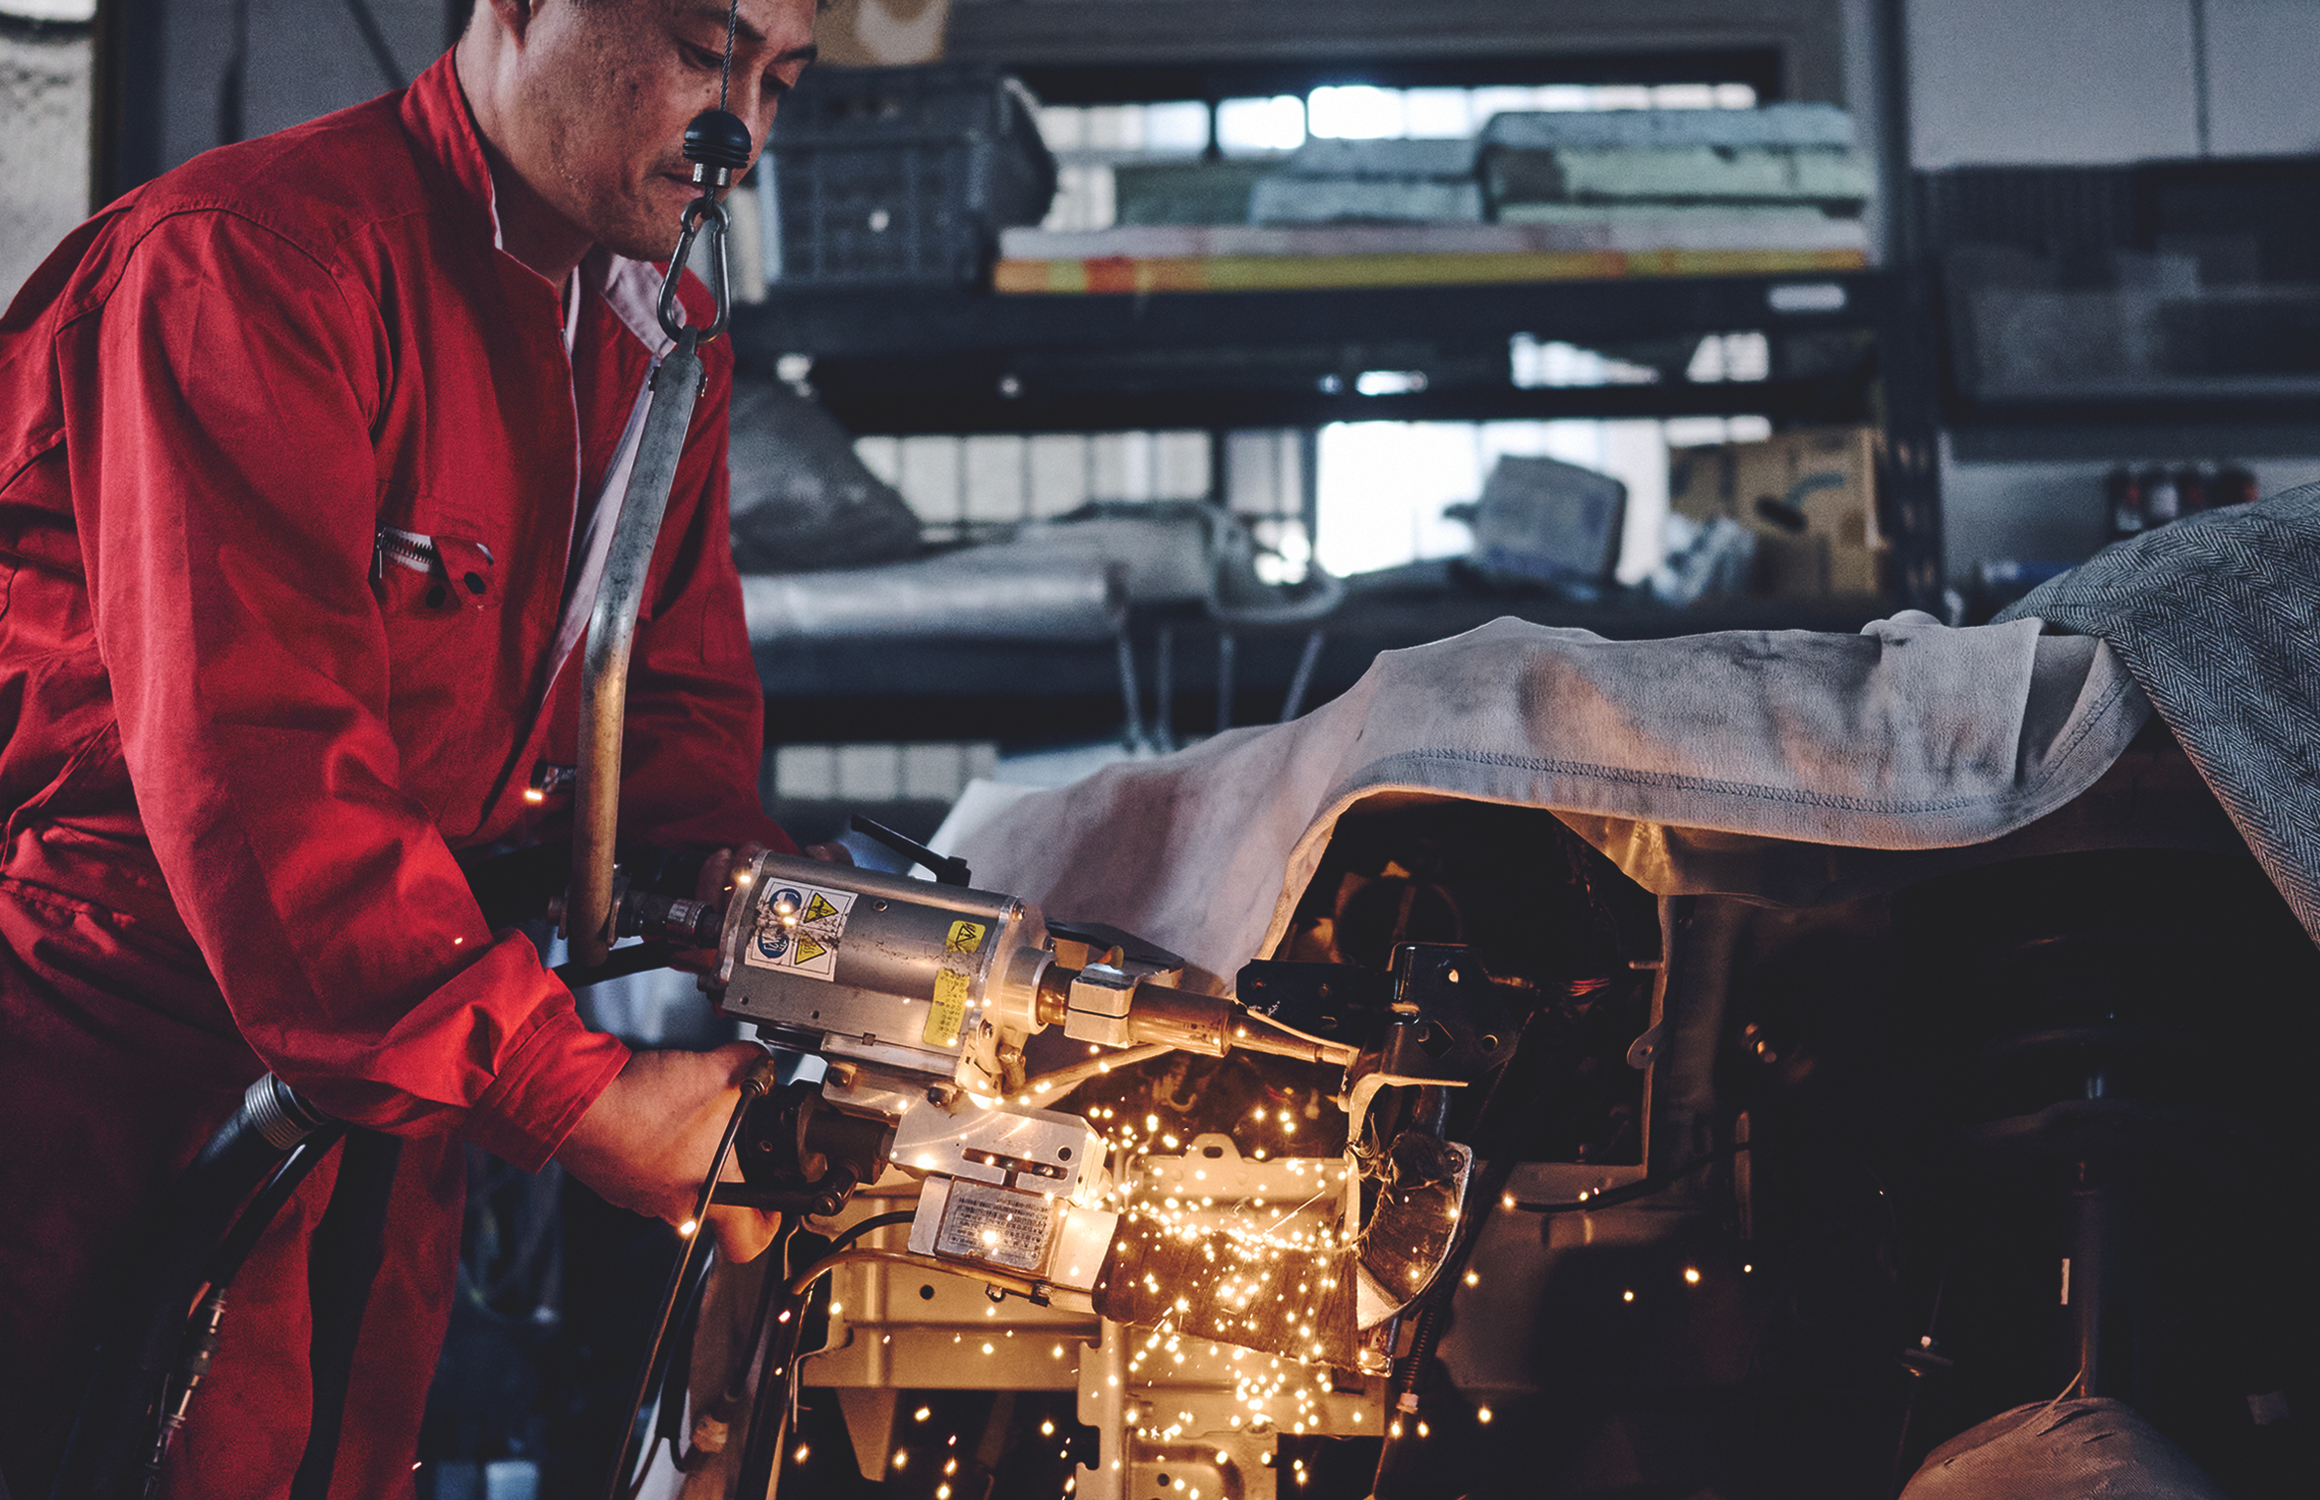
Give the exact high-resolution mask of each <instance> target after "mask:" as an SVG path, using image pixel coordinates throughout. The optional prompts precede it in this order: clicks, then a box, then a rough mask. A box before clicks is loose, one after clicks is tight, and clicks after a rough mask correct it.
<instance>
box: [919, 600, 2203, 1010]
mask: <svg viewBox="0 0 2320 1500" xmlns="http://www.w3.org/2000/svg"><path fill="white" fill-rule="evenodd" d="M2148 716H2149V706H2148V704H2147V703H2146V701H2145V700H2144V697H2143V695H2142V693H2141V692H2140V691H2139V690H2138V689H2137V687H2136V685H2135V683H2134V681H2133V680H2132V678H2131V677H2130V675H2129V673H2128V672H2127V671H2126V670H2125V668H2124V667H2123V666H2122V665H2121V663H2120V660H2119V658H2118V656H2117V655H2116V654H2115V653H2114V652H2113V651H2112V649H2111V648H2110V647H2109V646H2108V645H2106V644H2104V643H2103V642H2101V641H2098V640H2094V639H2090V638H2087V637H2083V636H2076V637H2073V636H2053V635H2046V634H2043V633H2042V631H2041V627H2040V622H2039V621H2037V620H2035V619H2021V620H2016V621H2013V622H2011V623H2008V624H2003V625H1991V626H1984V627H1979V628H1974V629H1963V630H1953V629H1949V628H1947V627H1945V626H1943V625H1941V624H1939V623H1937V622H1936V621H1934V620H1933V619H1932V618H1931V617H1930V616H1926V615H1922V614H1916V613H1909V614H1904V615H1901V616H1898V617H1896V618H1894V619H1890V620H1882V621H1877V622H1875V623H1872V624H1870V625H1868V626H1866V627H1865V628H1864V629H1863V630H1862V631H1861V633H1860V634H1858V635H1837V634H1822V633H1813V632H1805V631H1771V632H1766V631H1746V632H1728V633H1721V634H1713V635H1698V636H1689V637H1682V638H1677V639H1673V640H1659V641H1633V642H1628V641H1609V640H1604V639H1602V638H1601V637H1599V636H1596V635H1593V634H1590V633H1589V632H1587V631H1583V630H1569V629H1552V628H1547V627H1544V626H1538V625H1531V624H1527V623H1525V622H1522V621H1519V620H1512V619H1501V620H1497V621H1494V622H1492V623H1491V624H1489V625H1486V626H1483V627H1482V628H1481V629H1478V630H1474V631H1470V632H1468V633H1467V634H1465V635H1461V636H1456V637H1453V638H1451V639H1449V640H1444V641H1437V642H1434V643H1433V644H1430V645H1425V646H1419V647H1415V648H1412V649H1410V650H1406V651H1389V652H1386V653H1383V654H1382V655H1380V656H1379V657H1378V659H1377V661H1376V663H1375V664H1374V665H1373V666H1372V667H1371V668H1370V670H1369V672H1368V673H1367V674H1365V675H1364V676H1363V677H1362V678H1361V680H1360V681H1359V682H1358V683H1357V684H1355V686H1354V687H1353V688H1352V689H1351V690H1349V691H1348V692H1346V693H1345V694H1344V695H1343V696H1342V697H1340V698H1338V699H1336V700H1335V701H1333V702H1330V703H1328V704H1325V705H1323V706H1322V707H1320V708H1318V709H1315V710H1314V711H1313V712H1312V713H1310V714H1307V715H1306V716H1305V717H1304V718H1302V719H1300V720H1298V721H1296V722H1295V723H1292V724H1285V725H1280V726H1276V727H1271V728H1262V729H1244V730H1239V731H1235V732H1233V733H1229V734H1223V735H1219V736H1217V737H1216V738H1215V739H1212V740H1210V741H1208V742H1206V743H1204V744H1201V745H1199V746H1196V747H1194V748H1192V749H1189V750H1185V751H1182V752H1180V753H1178V754H1175V755H1171V756H1167V757H1164V758H1160V759H1156V760H1147V761H1141V762H1127V763H1123V764H1120V765H1115V766H1112V767H1109V768H1107V769H1105V770H1103V771H1100V772H1098V773H1096V774H1095V775H1093V776H1090V777H1088V778H1086V779H1085V780H1083V781H1080V782H1078V783H1075V784H1073V785H1071V786H1068V787H1064V788H1061V789H1059V790H1053V791H1040V792H1033V793H1029V794H1025V795H1022V796H1019V797H1017V798H1015V799H1014V800H1013V801H1012V802H1011V803H1008V804H1007V805H1004V806H996V805H995V804H996V803H998V802H999V801H1001V800H1002V799H1001V798H999V797H998V796H995V795H988V796H987V797H986V798H985V799H976V798H970V799H969V801H968V802H967V803H963V804H962V806H961V808H960V810H959V812H958V813H957V814H955V815H954V817H953V820H952V824H951V826H950V827H949V828H947V829H946V834H947V835H948V840H947V841H948V843H949V844H950V846H951V847H952V848H953V849H954V850H955V852H957V853H959V854H961V855H963V856H965V857H966V858H967V860H968V861H969V862H970V864H971V865H972V866H973V870H974V878H975V883H976V884H977V885H979V886H984V887H987V888H991V889H998V890H1006V891H1010V892H1014V893H1016V894H1019V895H1022V896H1024V897H1027V898H1030V899H1033V900H1037V901H1039V902H1041V903H1042V904H1043V905H1044V906H1045V908H1046V909H1047V910H1048V911H1049V912H1050V913H1052V914H1055V915H1060V916H1069V917H1075V918H1081V919H1086V920H1100V921H1108V922H1112V923H1114V924H1116V925H1118V926H1121V927H1124V928H1126V929H1128V930H1130V931H1133V932H1137V933H1139V934H1141V935H1143V936H1145V937H1147V938H1149V939H1151V940H1153V941H1155V942H1159V943H1162V944H1165V945H1167V946H1168V947H1170V948H1172V949H1174V950H1175V951H1176V952H1178V953H1180V954H1183V955H1184V956H1185V957H1186V958H1187V959H1189V960H1190V961H1191V963H1192V965H1193V966H1194V970H1195V973H1194V974H1193V975H1192V976H1190V977H1191V978H1193V979H1196V980H1198V981H1200V982H1204V983H1207V984H1209V985H1212V986H1218V987H1221V986H1222V985H1223V984H1224V983H1226V982H1227V981H1228V980H1229V976H1231V975H1232V974H1234V973H1235V972H1236V971H1237V970H1238V969H1239V967H1240V965H1241V964H1243V963H1245V962H1246V961H1248V960H1249V959H1251V958H1254V957H1258V956H1260V955H1262V954H1264V953H1266V952H1268V951H1270V950H1271V948H1272V946H1273V945H1274V944H1275V943H1276V942H1277V941H1278V940H1279V938H1280V936H1281V935H1282V933H1283V931H1284V930H1285V929H1286V927H1287V925H1288V921H1289V917H1290V914H1291V912H1292V911H1293V909H1294V907H1295V905H1296V902H1297V899H1298V896H1299V894H1300V893H1301V892H1302V890H1303V888H1304V885H1305V882H1306V880H1307V878H1308V877H1309V876H1310V875H1311V873H1312V871H1313V869H1314V867H1315V866H1316V865H1317V864H1318V863H1319V861H1320V858H1321V854H1322V852H1323V850H1324V848H1325V846H1326V845H1327V842H1328V838H1329V832H1330V829H1331V828H1332V826H1333V825H1334V824H1335V823H1336V821H1337V819H1338V818H1339V817H1340V816H1342V815H1343V814H1344V812H1345V811H1346V810H1347V809H1348V808H1350V807H1352V806H1353V805H1354V804H1356V803H1358V802H1360V801H1361V800H1363V799H1364V798H1369V797H1375V796H1379V795H1382V794H1392V793H1405V792H1414V793H1422V794H1434V795H1442V796H1450V797H1457V798H1465V799H1473V800H1479V801H1485V802H1503V803H1513V804H1522V805H1527V806H1533V807H1544V808H1550V809H1553V810H1554V811H1556V812H1557V813H1558V815H1560V816H1561V817H1562V818H1563V820H1564V821H1565V822H1566V823H1568V824H1570V826H1571V827H1572V828H1574V829H1575V830H1577V831H1578V832H1579V833H1580V834H1581V835H1582V836H1583V837H1585V838H1587V839H1588V840H1589V841H1590V842H1592V843H1594V844H1595V845H1596V846H1597V847H1598V848H1601V849H1602V850H1604V852H1605V853H1606V854H1608V855H1609V856H1610V857H1611V858H1612V859H1613V860H1615V861H1616V862H1617V863H1618V864H1619V865H1620V867H1621V868H1622V869H1624V870H1625V871H1626V872H1627V873H1628V874H1629V875H1630V876H1632V877H1634V878H1635V879H1636V880H1638V881H1639V882H1641V883H1642V884H1643V885H1644V886H1646V887H1647V888H1649V889H1651V890H1654V891H1656V892H1659V893H1661V894H1676V893H1681V892H1687V891H1691V892H1703V891H1711V890H1717V891H1733V892H1741V893H1745V894H1750V895H1756V896H1760V897H1768V898H1771V899H1779V900H1795V901H1809V900H1814V899H1827V898H1828V897H1829V896H1830V894H1831V893H1832V892H1837V891H1841V890H1843V889H1845V888H1847V886H1848V882H1851V883H1853V884H1855V885H1857V884H1858V882H1859V880H1860V878H1861V877H1862V874H1863V871H1864V869H1865V868H1866V867H1865V866H1864V865H1863V864H1862V862H1861V860H1859V859H1853V858H1849V857H1848V855H1847V851H1848V850H1868V851H1877V850H1903V851H1907V850H1939V849H1954V848H1958V847H1961V846H1968V845H1978V844H1982V843H1985V842H1987V841H1989V840H1993V839H1998V838H2000V837H2002V836H2005V835H2008V834H2011V833H2013V832H2014V831H2015V830H2018V829H2023V828H2025V827H2026V826H2027V825H2030V824H2032V823H2033V822H2035V821H2036V820H2039V819H2041V818H2042V817H2045V816H2046V815H2048V814H2051V813H2054V812H2055V811H2056V810H2057V809H2060V808H2063V807H2064V806H2065V804H2068V803H2070V802H2071V800H2072V799H2073V798H2075V797H2077V796H2079V794H2080V793H2082V792H2084V791H2086V790H2087V789H2088V788H2089V787H2090V786H2092V785H2094V784H2095V782H2096V781H2097V780H2098V778H2101V777H2102V776H2103V774H2104V772H2105V771H2106V770H2107V769H2109V768H2110V767H2111V765H2112V763H2113V762H2114V761H2115V760H2116V759H2117V758H2118V757H2119V756H2120V754H2121V752H2122V751H2124V750H2125V749H2126V748H2127V746H2128V744H2129V742H2130V741H2132V740H2133V739H2134V737H2135V735H2136V734H2137V732H2138V731H2139V730H2140V729H2141V728H2142V727H2143V725H2144V724H2145V722H2146V720H2147V718H2148ZM978 800H982V801H984V805H985V806H986V807H989V808H990V809H991V810H990V813H989V815H988V816H987V817H981V818H979V819H978V818H977V817H975V816H974V814H975V812H976V808H975V807H974V805H973V803H974V802H976V801H978ZM2225 836H2227V837H2228V830H2225Z"/></svg>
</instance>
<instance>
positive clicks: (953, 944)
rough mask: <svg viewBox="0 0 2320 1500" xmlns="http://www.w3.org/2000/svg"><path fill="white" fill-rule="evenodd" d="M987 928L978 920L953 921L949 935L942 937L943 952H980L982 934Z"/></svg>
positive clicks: (981, 949)
mask: <svg viewBox="0 0 2320 1500" xmlns="http://www.w3.org/2000/svg"><path fill="white" fill-rule="evenodd" d="M988 930H989V929H988V928H986V927H984V926H983V924H982V923H980V922H953V923H951V935H950V936H949V937H947V938H945V939H943V951H944V952H945V953H980V952H982V951H983V934H984V933H985V932H986V931H988Z"/></svg>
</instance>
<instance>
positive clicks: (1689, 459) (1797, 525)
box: [1668, 427, 1891, 599]
mask: <svg viewBox="0 0 2320 1500" xmlns="http://www.w3.org/2000/svg"><path fill="white" fill-rule="evenodd" d="M1881 441H1882V440H1881V438H1880V437H1879V434H1878V431H1877V429H1876V428H1874V427H1814V428H1800V429H1798V430H1796V431H1792V432H1782V433H1776V434H1774V435H1773V436H1772V437H1771V438H1768V439H1766V440H1765V441H1763V442H1761V443H1725V444H1721V445H1718V446H1711V447H1705V448H1676V449H1672V450H1670V452H1669V454H1668V506H1669V508H1670V509H1671V510H1673V511H1675V512H1676V513H1677V514H1678V515H1683V516H1688V517H1690V518H1691V519H1693V520H1695V521H1702V522H1705V521H1708V520H1711V519H1713V518H1714V517H1717V516H1724V517H1727V518H1729V519H1731V520H1734V521H1737V522H1739V523H1740V524H1741V525H1743V526H1745V527H1747V528H1748V529H1749V530H1751V531H1753V532H1755V533H1756V564H1755V568H1754V571H1753V575H1752V578H1751V588H1750V590H1749V591H1750V592H1751V593H1752V594H1755V595H1757V596H1759V597H1765V598H1774V599H1819V598H1826V597H1828V596H1830V595H1833V594H1881V593H1883V592H1885V560H1886V556H1887V554H1888V553H1889V552H1890V551H1891V544H1890V543H1889V542H1887V541H1886V539H1885V537H1884V536H1883V535H1882V534H1881V532H1880V531H1879V529H1878V525H1877V459H1878V452H1879V448H1880V445H1881Z"/></svg>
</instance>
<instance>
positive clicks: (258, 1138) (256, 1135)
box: [49, 1075, 326, 1500]
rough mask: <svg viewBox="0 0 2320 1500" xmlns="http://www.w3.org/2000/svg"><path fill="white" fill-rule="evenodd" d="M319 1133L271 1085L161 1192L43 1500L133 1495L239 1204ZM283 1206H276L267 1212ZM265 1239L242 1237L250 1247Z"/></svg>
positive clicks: (301, 1107)
mask: <svg viewBox="0 0 2320 1500" xmlns="http://www.w3.org/2000/svg"><path fill="white" fill-rule="evenodd" d="M325 1124H326V1117H325V1116H324V1115H323V1114H322V1113H321V1112H320V1111H318V1110H316V1109H315V1108H314V1107H313V1106H312V1105H309V1104H308V1103H306V1102H305V1101H304V1100H303V1099H300V1098H299V1097H298V1095H297V1094H296V1093H294V1092H293V1091H292V1090H291V1089H290V1087H289V1085H287V1084H285V1083H283V1082H282V1081H281V1080H280V1079H278V1078H275V1077H273V1076H271V1075H268V1076H267V1077H265V1078H261V1079H259V1080H258V1082H257V1083H255V1084H253V1085H251V1087H250V1089H249V1091H248V1092H247V1093H245V1094H244V1095H243V1096H242V1107H241V1108H240V1109H238V1110H236V1111H235V1112H234V1113H233V1115H232V1117H231V1118H229V1119H228V1120H227V1121H226V1122H225V1123H224V1124H223V1125H220V1126H219V1127H218V1128H217V1131H216V1132H215V1133H214V1134H213V1135H211V1136H210V1138H209V1140H208V1141H207V1142H206V1143H205V1144H204V1145H203V1146H202V1148H201V1151H200V1152H199V1153H198V1154H197V1155H196V1156H195V1157H194V1159H193V1162H192V1164H191V1165H190V1166H188V1167H187V1168H186V1169H185V1171H184V1172H182V1173H180V1174H179V1176H178V1178H177V1180H176V1181H175V1182H173V1183H171V1184H170V1186H169V1190H168V1192H167V1193H166V1194H164V1195H163V1197H162V1200H161V1202H160V1203H159V1204H158V1205H157V1206H156V1208H155V1210H154V1212H153V1213H152V1215H151V1217H150V1218H149V1219H148V1220H147V1222H146V1224H145V1226H144V1228H143V1229H142V1230H141V1231H140V1232H139V1233H138V1234H137V1235H136V1236H135V1237H134V1238H133V1239H132V1240H131V1243H135V1244H138V1245H141V1246H144V1247H147V1252H146V1255H145V1257H144V1269H143V1272H142V1274H141V1275H139V1276H137V1277H136V1278H135V1280H134V1284H133V1287H132V1290H131V1291H130V1294H129V1295H128V1296H126V1297H124V1298H123V1299H122V1301H121V1303H120V1310H119V1312H118V1314H117V1315H116V1316H115V1317H114V1318H113V1319H112V1320H111V1322H110V1326H109V1327H108V1328H107V1330H106V1331H105V1333H104V1334H103V1335H102V1337H101V1339H100V1341H99V1343H98V1345H97V1351H96V1359H95V1361H94V1367H93V1368H92V1369H91V1371H90V1374H89V1381H88V1384H87V1386H86V1387H84V1389H83V1393H82V1396H81V1401H80V1405H79V1407H78V1408H77V1409H76V1410H75V1411H74V1414H73V1423H72V1428H71V1431H70V1433H69V1435H68V1436H67V1437H66V1439H65V1451H64V1457H63V1459H62V1460H61V1461H60V1462H59V1464H58V1466H57V1471H56V1479H55V1482H54V1483H53V1484H52V1485H51V1486H50V1489H49V1494H50V1496H51V1500H125V1497H129V1496H134V1495H137V1494H139V1493H140V1492H141V1490H142V1488H143V1480H142V1473H141V1471H142V1468H143V1465H144V1462H145V1460H146V1458H147V1457H148V1455H149V1454H150V1453H151V1452H152V1443H153V1436H154V1433H155V1431H156V1430H157V1424H158V1422H159V1419H160V1412H159V1409H160V1405H161V1402H162V1399H163V1392H164V1389H165V1388H166V1386H167V1383H168V1381H169V1379H170V1377H171V1375H172V1374H173V1373H174V1372H175V1371H176V1369H177V1365H178V1351H179V1348H180V1347H181V1345H182V1343H183V1341H184V1338H185V1333H186V1319H187V1316H188V1314H189V1313H190V1312H191V1310H192V1308H193V1304H194V1297H195V1294H196V1293H198V1292H199V1291H200V1290H201V1287H202V1284H203V1282H204V1281H206V1280H207V1279H208V1277H209V1273H210V1269H211V1266H212V1263H213V1261H215V1260H216V1258H217V1252H218V1250H219V1248H220V1244H221V1242H222V1241H224V1240H226V1239H227V1238H228V1237H229V1235H230V1234H231V1233H232V1226H233V1225H234V1223H235V1219H236V1214H237V1211H238V1210H239V1209H240V1208H241V1206H242V1203H243V1201H244V1200H245V1199H247V1198H249V1196H250V1195H251V1193H252V1192H254V1191H256V1190H257V1189H258V1188H259V1186H260V1185H261V1184H263V1183H265V1182H266V1181H267V1179H268V1178H269V1177H270V1176H272V1175H273V1174H274V1173H275V1172H276V1170H277V1168H279V1167H280V1166H281V1165H282V1163H283V1159H284V1158H285V1157H287V1156H288V1155H289V1154H290V1153H291V1151H292V1150H294V1149H295V1148H296V1147H297V1146H298V1145H299V1144H300V1142H302V1141H304V1140H305V1139H307V1138H308V1137H310V1136H312V1135H313V1134H314V1133H315V1132H316V1131H317V1130H319V1129H321V1128H322V1127H323V1126H324V1125H325ZM269 1196H271V1195H269ZM287 1196H288V1194H287V1192H284V1193H283V1194H282V1195H280V1197H276V1198H274V1199H273V1202H272V1207H273V1208H279V1207H280V1205H281V1199H282V1198H286V1197H287ZM269 1211H270V1210H269ZM262 1228H263V1226H262V1225H258V1226H254V1227H253V1228H252V1229H251V1231H250V1233H249V1236H248V1237H249V1240H250V1241H251V1242H252V1243H255V1241H256V1238H257V1230H258V1229H262ZM233 1237H234V1238H237V1239H238V1238H239V1236H238V1235H235V1236H233ZM243 1253H244V1254H247V1250H246V1248H245V1249H244V1251H243Z"/></svg>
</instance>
